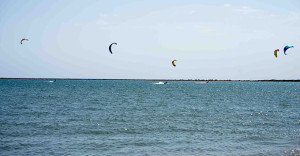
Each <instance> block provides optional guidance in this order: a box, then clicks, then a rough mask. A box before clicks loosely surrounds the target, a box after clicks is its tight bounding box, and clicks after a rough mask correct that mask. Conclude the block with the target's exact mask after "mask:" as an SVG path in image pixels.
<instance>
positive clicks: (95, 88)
mask: <svg viewBox="0 0 300 156" xmlns="http://www.w3.org/2000/svg"><path fill="white" fill-rule="evenodd" d="M0 125H1V128H0V140H1V142H0V151H1V152H0V155H297V154H300V83H297V82H222V81H216V82H209V83H206V82H200V81H170V82H168V83H167V84H162V83H158V82H157V81H126V80H123V81H121V80H119V81H118V80H105V81H104V80H103V81H101V80H91V81H86V80H76V81H75V80H57V81H56V82H50V81H49V80H14V79H1V80H0Z"/></svg>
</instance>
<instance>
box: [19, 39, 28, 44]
mask: <svg viewBox="0 0 300 156" xmlns="http://www.w3.org/2000/svg"><path fill="white" fill-rule="evenodd" d="M24 40H26V41H29V40H28V39H27V38H22V39H21V44H23V41H24Z"/></svg>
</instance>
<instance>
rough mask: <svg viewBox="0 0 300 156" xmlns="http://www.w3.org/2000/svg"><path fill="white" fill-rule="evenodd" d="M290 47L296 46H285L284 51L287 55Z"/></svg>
mask: <svg viewBox="0 0 300 156" xmlns="http://www.w3.org/2000/svg"><path fill="white" fill-rule="evenodd" d="M289 48H294V46H288V45H287V46H285V47H284V49H283V52H284V54H285V55H286V53H285V52H286V51H287V50H288V49H289Z"/></svg>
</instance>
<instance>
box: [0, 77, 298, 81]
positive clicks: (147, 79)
mask: <svg viewBox="0 0 300 156" xmlns="http://www.w3.org/2000/svg"><path fill="white" fill-rule="evenodd" d="M0 79H21V80H22V79H24V80H26V79H27V80H131V81H245V82H300V79H262V80H260V79H257V80H231V79H126V78H124V79H107V78H106V79H105V78H3V77H2V78H0Z"/></svg>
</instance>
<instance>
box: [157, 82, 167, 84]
mask: <svg viewBox="0 0 300 156" xmlns="http://www.w3.org/2000/svg"><path fill="white" fill-rule="evenodd" d="M167 83H168V82H158V83H155V84H167Z"/></svg>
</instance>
